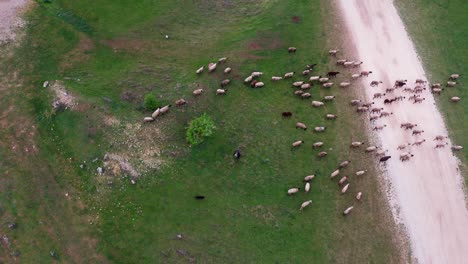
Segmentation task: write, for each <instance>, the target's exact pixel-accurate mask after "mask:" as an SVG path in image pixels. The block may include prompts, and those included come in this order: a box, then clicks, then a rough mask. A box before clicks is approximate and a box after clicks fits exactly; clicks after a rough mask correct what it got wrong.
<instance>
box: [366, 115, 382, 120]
mask: <svg viewBox="0 0 468 264" xmlns="http://www.w3.org/2000/svg"><path fill="white" fill-rule="evenodd" d="M379 118H380V115H371V116H370V118H369V121H375V120H377V119H379Z"/></svg>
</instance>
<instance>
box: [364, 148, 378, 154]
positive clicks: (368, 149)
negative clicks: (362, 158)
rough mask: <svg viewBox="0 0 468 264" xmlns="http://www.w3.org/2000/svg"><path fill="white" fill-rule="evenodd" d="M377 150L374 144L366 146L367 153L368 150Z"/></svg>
mask: <svg viewBox="0 0 468 264" xmlns="http://www.w3.org/2000/svg"><path fill="white" fill-rule="evenodd" d="M376 150H377V147H376V146H370V147H367V148H366V152H367V153H369V152H374V151H376Z"/></svg>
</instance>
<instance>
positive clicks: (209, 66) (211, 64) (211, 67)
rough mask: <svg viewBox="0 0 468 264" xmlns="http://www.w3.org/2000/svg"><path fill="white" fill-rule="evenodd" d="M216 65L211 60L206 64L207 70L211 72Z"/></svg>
mask: <svg viewBox="0 0 468 264" xmlns="http://www.w3.org/2000/svg"><path fill="white" fill-rule="evenodd" d="M216 66H217V64H216V63H213V62H211V63H210V64H208V72H213V71H214V70H216Z"/></svg>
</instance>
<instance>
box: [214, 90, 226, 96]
mask: <svg viewBox="0 0 468 264" xmlns="http://www.w3.org/2000/svg"><path fill="white" fill-rule="evenodd" d="M226 92H227V91H226V90H225V89H217V90H216V94H217V95H225V94H226Z"/></svg>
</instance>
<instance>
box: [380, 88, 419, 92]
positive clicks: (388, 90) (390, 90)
mask: <svg viewBox="0 0 468 264" xmlns="http://www.w3.org/2000/svg"><path fill="white" fill-rule="evenodd" d="M405 89H406V88H405ZM393 91H395V88H387V89H385V92H386V93H393ZM412 91H413V90H412V89H411V92H412Z"/></svg>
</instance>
